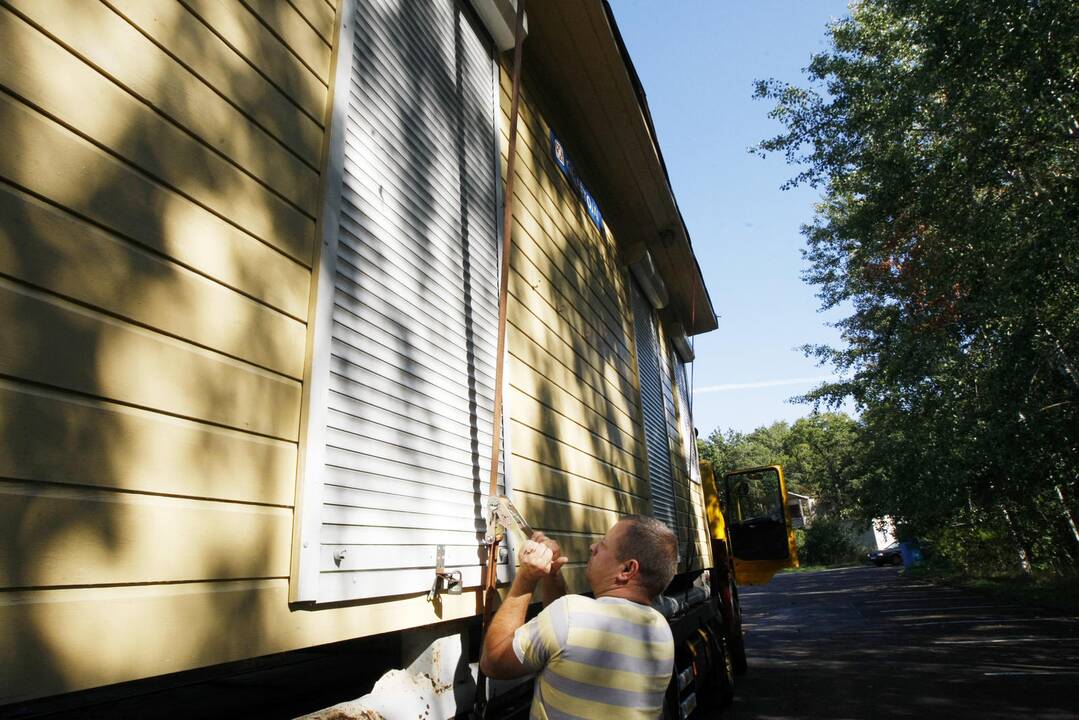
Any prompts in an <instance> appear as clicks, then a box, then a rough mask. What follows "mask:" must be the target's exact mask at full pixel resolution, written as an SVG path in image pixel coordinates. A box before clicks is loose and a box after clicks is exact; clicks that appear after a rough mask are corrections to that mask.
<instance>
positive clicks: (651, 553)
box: [480, 515, 678, 720]
mask: <svg viewBox="0 0 1079 720" xmlns="http://www.w3.org/2000/svg"><path fill="white" fill-rule="evenodd" d="M519 561H520V568H519V570H518V573H517V577H516V578H515V579H514V581H513V585H512V586H511V588H510V591H509V594H508V595H507V596H506V599H505V600H504V601H503V603H502V605H501V607H499V609H498V612H497V613H496V614H495V617H494V618H493V620H492V621H491V626H490V627H489V628H488V630H487V635H486V637H485V638H484V643H483V657H482V659H481V661H480V665H481V667H482V669H483V672H484V673H486V674H487V676H488V677H492V678H499V679H509V678H515V677H521V676H522V675H527V674H530V673H539V675H538V677H537V678H536V689H535V694H534V696H533V700H532V714H531V717H533V718H540V719H541V720H548V719H549V720H556V719H558V718H603V720H614V718H642V719H643V718H657V717H659V715H660V712H661V709H662V705H663V695H664V692H665V691H666V689H667V685H668V683H669V682H670V679H671V672H672V671H673V669H674V641H673V639H672V637H671V630H670V627H669V626H668V625H667V621H666V620H665V619H664V617H663V616H662V615H661V614H660V613H658V612H656V611H655V610H654V609H652V607H651V604H652V601H653V600H654V599H655V597H656V596H657V595H659V594H660V593H661V592H663V589H664V588H666V587H667V585H668V584H669V583H670V581H671V578H673V577H674V574H675V571H676V569H677V566H678V543H677V540H676V539H675V536H674V533H672V532H671V531H670V529H669V528H668V527H667V526H666V525H664V524H663V523H662V522H660V521H658V520H656V519H655V518H650V517H644V516H639V515H634V516H631V517H627V518H624V519H622V520H620V521H619V522H618V523H616V524H615V526H614V527H612V528H611V529H610V531H608V532H607V534H606V535H605V536H604V537H603V539H602V540H600V541H599V542H597V543H595V544H594V545H592V548H591V556H590V557H589V559H588V567H587V570H586V575H587V578H588V584H589V585H590V586H591V588H592V593H593V595H594V596H595V598H594V599H593V598H589V597H586V596H584V595H566V594H565V592H566V584H565V580H564V579H563V578H562V574H561V568H562V566H563V565H564V564H565V563H566V562H567V558H565V557H563V556H562V554H561V552H560V549H559V547H558V543H556V542H554V541H553V540H550V539H548V538H546V537H544V536H543V534H542V533H535V534H534V535H533V536H532V539H531V540H529V541H528V542H527V543H525V546H524V547H523V548H521V552H520V555H519ZM541 584H542V589H543V598H544V603H545V607H544V609H543V611H542V612H541V613H540V614H539V615H537V616H536V617H535V618H534V619H533V620H531V621H530V622H528V623H525V616H526V613H527V610H528V604H529V602H530V601H531V599H532V593H533V592H534V591H535V589H536V587H537V586H540V585H541Z"/></svg>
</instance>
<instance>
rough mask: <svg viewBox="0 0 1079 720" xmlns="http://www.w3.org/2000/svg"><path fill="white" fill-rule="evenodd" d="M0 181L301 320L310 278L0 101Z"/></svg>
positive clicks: (128, 169)
mask: <svg viewBox="0 0 1079 720" xmlns="http://www.w3.org/2000/svg"><path fill="white" fill-rule="evenodd" d="M0 120H2V123H0V133H2V137H3V141H4V145H5V146H6V147H9V148H18V149H19V151H18V152H3V153H0V178H2V179H3V180H5V181H7V182H10V183H12V184H15V185H18V186H20V187H22V188H25V189H26V190H28V191H30V192H32V193H33V194H35V195H38V196H41V197H43V198H45V199H47V200H48V201H50V202H52V203H55V204H57V205H59V206H61V207H63V208H65V209H67V210H70V211H71V212H72V213H74V214H77V215H79V216H81V217H83V218H86V219H88V220H90V221H92V222H94V223H96V224H99V225H101V226H103V227H106V228H109V229H110V230H112V231H114V232H116V233H117V234H118V235H122V236H125V237H127V238H129V239H131V240H133V241H135V242H137V243H139V244H141V245H144V246H146V247H148V248H150V249H152V250H154V251H157V252H160V253H162V254H164V255H166V256H168V257H170V258H171V259H174V260H176V261H177V262H179V263H181V264H183V265H185V266H187V267H189V268H192V269H193V270H196V271H198V272H200V273H202V274H205V275H206V276H208V277H211V278H213V279H215V280H217V281H219V282H221V283H222V284H224V285H226V286H229V287H231V288H234V289H236V290H239V291H240V292H242V293H244V294H246V295H249V296H251V297H253V298H255V299H257V300H260V301H262V302H264V303H266V304H267V305H270V306H272V307H275V308H278V309H280V310H282V311H283V312H285V313H287V314H289V315H291V316H292V317H295V318H301V319H306V317H307V299H308V298H307V293H308V287H309V282H310V272H309V271H308V270H307V269H306V268H304V266H303V265H300V264H299V263H297V262H295V261H294V260H291V259H289V258H287V257H285V256H284V255H283V254H281V253H280V252H278V251H277V250H275V249H273V248H272V247H270V246H269V245H266V244H264V243H262V242H259V241H258V240H256V239H255V238H253V237H252V236H250V235H248V234H247V233H245V232H243V231H241V230H240V229H238V228H237V227H235V226H234V225H231V224H229V223H228V222H226V221H225V220H224V219H222V218H220V217H218V216H216V215H214V214H213V213H211V212H209V211H208V210H206V209H205V208H203V207H201V206H200V205H198V204H196V203H194V202H192V201H191V200H189V199H187V198H185V197H183V196H182V195H179V194H178V193H175V192H173V191H171V190H169V189H168V188H166V187H164V186H162V185H161V184H159V183H156V182H154V181H153V180H151V179H150V178H148V177H147V176H146V175H144V174H142V173H141V172H140V171H139V170H138V169H137V168H134V167H132V166H131V165H129V164H127V163H125V162H122V161H120V160H117V159H116V158H115V157H113V156H112V155H109V154H108V153H106V152H105V151H103V150H102V149H101V148H99V147H96V146H94V145H91V144H90V143H89V142H88V141H87V140H85V139H83V138H80V137H78V136H76V135H75V134H74V133H72V132H71V131H70V130H68V129H66V128H64V127H62V126H61V125H58V124H57V123H55V122H53V121H52V120H50V119H48V118H46V117H45V116H43V115H41V114H40V113H38V112H36V111H35V110H33V109H32V108H30V107H29V106H28V105H26V104H24V103H21V102H19V101H17V100H15V99H13V98H11V97H10V96H9V95H0Z"/></svg>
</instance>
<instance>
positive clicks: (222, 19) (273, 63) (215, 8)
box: [184, 0, 329, 125]
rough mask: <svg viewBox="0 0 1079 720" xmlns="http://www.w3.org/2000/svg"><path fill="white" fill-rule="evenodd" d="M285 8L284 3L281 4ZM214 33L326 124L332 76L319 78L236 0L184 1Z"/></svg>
mask: <svg viewBox="0 0 1079 720" xmlns="http://www.w3.org/2000/svg"><path fill="white" fill-rule="evenodd" d="M281 4H282V5H284V4H285V3H281ZM184 5H186V6H187V7H189V8H191V10H192V12H194V13H195V14H196V15H197V16H198V17H199V18H201V19H202V21H203V22H204V23H206V25H207V26H209V27H211V28H213V30H214V33H215V34H216V35H218V36H219V37H221V38H222V39H223V40H224V41H225V42H226V43H228V45H229V46H230V47H231V48H233V49H234V50H235V51H236V52H237V53H239V54H240V55H242V56H243V57H244V58H246V59H247V61H248V62H250V63H251V64H252V65H254V66H255V67H256V68H258V70H259V72H260V73H261V74H263V75H265V76H266V78H267V79H268V80H269V81H270V82H271V83H273V84H274V85H275V86H276V87H278V88H280V89H281V91H282V92H284V93H285V95H287V96H288V97H289V98H290V99H291V100H292V102H294V103H296V105H297V106H298V107H299V108H300V109H301V110H302V111H303V112H304V113H305V114H306V115H307V116H308V117H310V118H311V119H313V120H315V121H316V122H318V123H319V124H320V125H322V124H323V121H324V119H325V110H326V108H325V104H326V86H327V84H328V82H329V75H328V74H327V75H326V76H324V77H321V78H320V77H318V76H317V75H316V74H315V73H313V72H311V71H310V69H309V68H307V67H305V66H304V65H303V63H302V62H300V59H299V58H298V57H296V56H295V55H294V54H293V53H292V51H291V50H290V49H289V48H288V47H287V46H286V45H285V43H284V42H283V41H282V40H281V39H280V38H278V37H277V36H276V35H275V34H274V32H273V31H272V30H271V29H270V28H269V27H267V26H266V25H265V24H263V23H262V22H261V21H260V20H259V19H258V18H257V17H255V15H253V14H252V13H251V12H249V11H248V10H247V8H245V7H244V6H243V5H241V4H240V3H239V2H236V1H234V0H184Z"/></svg>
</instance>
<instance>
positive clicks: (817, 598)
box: [721, 567, 1079, 720]
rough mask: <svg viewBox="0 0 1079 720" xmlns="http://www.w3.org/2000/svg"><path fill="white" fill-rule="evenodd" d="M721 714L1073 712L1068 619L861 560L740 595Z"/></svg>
mask: <svg viewBox="0 0 1079 720" xmlns="http://www.w3.org/2000/svg"><path fill="white" fill-rule="evenodd" d="M741 597H742V615H743V623H744V625H745V628H746V654H747V656H748V658H749V672H748V673H747V674H746V675H744V676H742V677H740V678H738V679H737V685H736V690H735V701H734V705H733V706H732V707H731V709H730V710H728V711H726V712H724V713H723V715H722V716H721V717H722V718H724V720H757V719H759V720H765V719H767V720H781V719H785V718H809V719H812V718H829V720H838V719H840V718H858V719H866V720H881V719H884V718H919V720H932V719H934V718H944V719H945V720H959V719H960V718H979V719H982V718H1054V719H1055V718H1061V719H1063V718H1068V719H1076V718H1079V618H1077V617H1074V616H1067V615H1063V614H1061V613H1058V612H1055V611H1051V610H1043V609H1039V608H1031V607H1024V606H1019V605H1015V604H1010V603H1008V602H1005V601H1002V600H999V599H995V598H990V597H986V596H983V595H979V594H977V593H973V592H970V591H966V590H960V589H956V588H952V587H948V586H943V585H935V584H932V583H929V582H927V581H924V580H911V579H908V578H906V577H905V576H904V575H903V574H902V573H901V572H900V570H899V569H898V568H892V567H885V568H875V567H864V568H849V569H842V570H830V571H824V572H816V573H791V574H785V575H779V576H777V577H776V578H774V579H773V580H772V581H771V582H770V583H768V584H767V585H763V586H759V587H755V588H745V589H744V591H743V592H742V594H741Z"/></svg>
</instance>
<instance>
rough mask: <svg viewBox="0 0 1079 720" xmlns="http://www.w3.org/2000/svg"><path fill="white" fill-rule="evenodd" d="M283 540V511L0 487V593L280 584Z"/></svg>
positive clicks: (287, 525) (286, 537)
mask: <svg viewBox="0 0 1079 720" xmlns="http://www.w3.org/2000/svg"><path fill="white" fill-rule="evenodd" d="M291 537H292V511H291V510H289V509H287V508H268V507H261V506H253V505H242V504H238V503H222V502H212V501H207V500H189V499H186V498H183V499H181V498H167V497H161V496H154V495H139V494H133V493H120V492H114V491H109V490H99V489H89V488H82V487H56V486H51V485H41V484H38V483H20V482H8V481H0V586H2V587H3V588H44V587H49V586H57V585H106V584H134V583H145V582H166V581H167V582H176V581H192V580H199V581H204V580H224V579H229V578H252V577H285V576H287V575H288V564H289V555H290V549H291V548H290V545H291V542H290V540H291ZM31 547H32V548H34V551H33V554H32V555H31V554H29V553H28V549H29V548H31Z"/></svg>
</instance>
